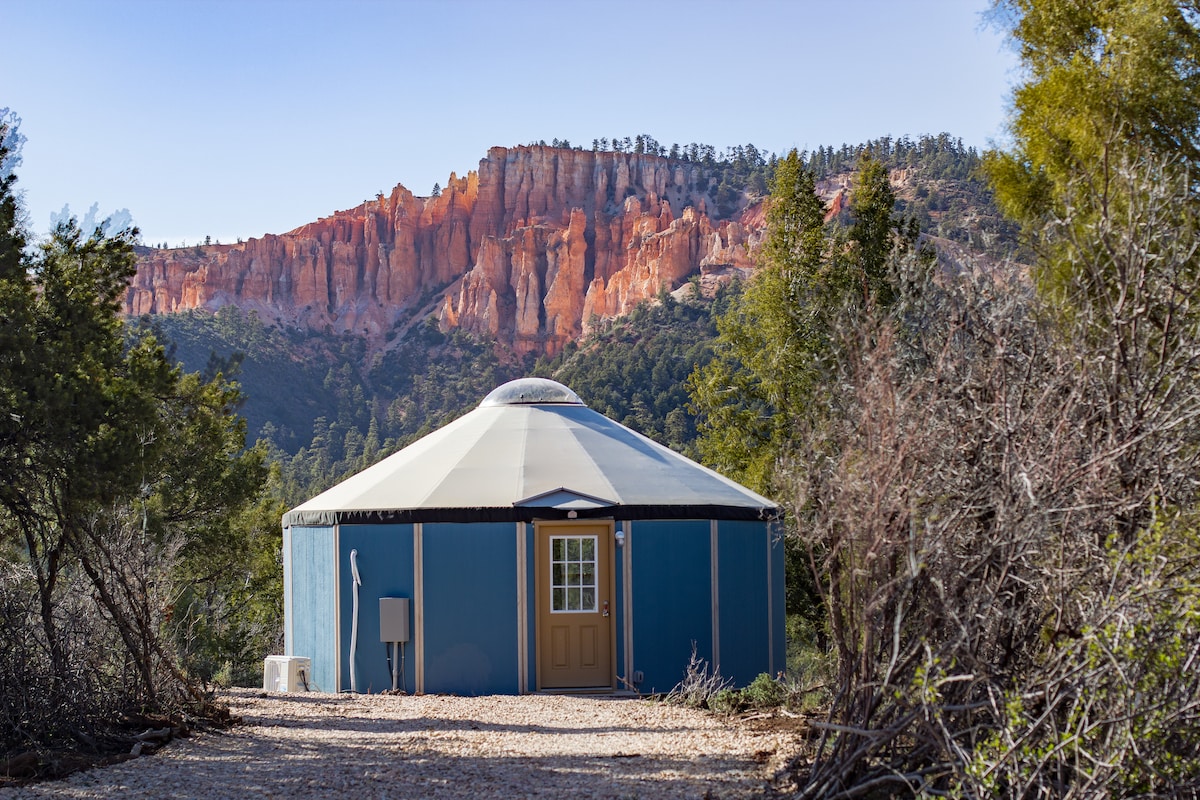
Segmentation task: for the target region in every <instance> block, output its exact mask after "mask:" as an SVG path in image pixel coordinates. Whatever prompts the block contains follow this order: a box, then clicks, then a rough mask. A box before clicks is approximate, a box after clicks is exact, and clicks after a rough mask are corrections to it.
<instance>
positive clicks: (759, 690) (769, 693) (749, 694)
mask: <svg viewBox="0 0 1200 800" xmlns="http://www.w3.org/2000/svg"><path fill="white" fill-rule="evenodd" d="M784 695H785V692H784V689H783V687H782V686H781V685H780V684H779V681H777V680H775V679H774V678H772V677H771V676H770V675H768V674H767V673H765V672H763V673H761V674H759V675H758V676H757V677H756V678H755V679H754V680H753V681H751V682H750V685H749V686H747V687H746V688H745V689H743V690H742V696H743V697H744V698H745V699H746V702H747V703H749V705H750V707H751V708H760V709H761V708H775V707H777V706H779V705H780V704H781V703H782V702H783V700H784Z"/></svg>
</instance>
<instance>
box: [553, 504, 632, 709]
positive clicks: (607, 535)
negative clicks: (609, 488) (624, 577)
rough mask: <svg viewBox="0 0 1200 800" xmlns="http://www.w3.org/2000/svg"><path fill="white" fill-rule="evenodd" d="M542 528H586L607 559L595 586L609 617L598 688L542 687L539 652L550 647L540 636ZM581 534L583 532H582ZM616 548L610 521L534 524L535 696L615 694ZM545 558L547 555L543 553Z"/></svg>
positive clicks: (582, 520) (559, 521)
mask: <svg viewBox="0 0 1200 800" xmlns="http://www.w3.org/2000/svg"><path fill="white" fill-rule="evenodd" d="M544 527H554V528H566V527H573V528H585V529H592V530H594V531H596V533H597V538H598V541H597V546H598V547H599V548H601V552H603V553H605V555H606V556H607V563H608V575H601V576H600V580H599V581H598V582H597V587H600V586H603V587H604V590H605V591H606V592H607V595H608V603H609V615H608V670H607V674H608V683H607V684H599V685H597V686H580V687H566V688H559V687H550V688H544V687H543V686H542V648H543V647H549V641H548V638H549V637H547V636H545V635H543V631H542V613H541V611H542V602H543V601H546V602H549V597H548V592H549V576H548V575H542V574H541V571H540V570H539V569H538V566H539V561H540V556H541V554H542V552H543V546H544V545H543V541H542V539H543V533H542V529H543V528H544ZM581 532H582V531H581ZM546 536H547V538H546V544H545V546H546V547H548V545H549V537H548V534H547V535H546ZM616 550H617V547H616V523H615V521H614V520H612V519H561V520H557V519H542V520H534V521H533V554H532V555H533V559H532V565H533V575H534V580H533V596H534V600H533V608H534V613H533V619H534V623H533V631H534V632H533V661H534V669H533V672H534V686H535V687H536V689H535V691H538V692H554V693H555V694H570V693H572V692H579V693H583V694H586V693H589V692H596V691H598V690H600V691H603V690H607V691H616V687H617V626H618V621H619V615H618V614H617V608H618V603H617V596H616V594H617V570H618V569H620V568H621V567H620V565H618V564H617V552H616ZM546 556H547V558H548V557H549V553H546Z"/></svg>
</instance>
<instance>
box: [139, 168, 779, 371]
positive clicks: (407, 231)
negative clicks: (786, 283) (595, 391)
mask: <svg viewBox="0 0 1200 800" xmlns="http://www.w3.org/2000/svg"><path fill="white" fill-rule="evenodd" d="M714 184H715V181H714V180H713V179H712V178H711V177H710V176H709V175H708V172H707V171H706V170H705V168H704V167H703V166H702V165H701V164H697V163H691V162H683V161H678V160H669V159H666V158H661V157H659V156H655V155H648V154H634V153H614V152H592V151H584V150H570V149H563V148H555V147H544V146H528V147H513V148H505V147H495V148H492V149H491V150H490V151H488V154H487V157H486V158H484V159H483V160H482V161H480V162H479V169H478V171H475V172H470V173H468V174H467V176H466V177H464V178H459V177H457V176H455V175H453V174H452V175H451V176H450V179H449V180H448V181H447V184H446V187H445V188H444V189H443V190H442V191H441V193H440V195H439V196H437V197H417V196H414V195H413V194H412V192H410V191H408V190H407V189H405V188H404V187H403V186H397V187H396V188H395V189H393V190H392V192H391V194H390V195H387V196H385V195H382V194H381V195H379V196H378V197H376V198H375V199H374V200H369V201H367V202H365V203H363V204H362V205H360V206H358V207H357V208H353V209H350V210H348V211H339V212H337V213H335V214H333V215H332V216H329V217H325V218H323V219H320V220H318V221H316V222H312V223H309V224H307V225H303V226H301V227H299V228H296V229H295V230H293V231H290V232H288V233H284V234H279V235H267V236H264V237H262V238H261V239H251V240H249V241H247V242H244V243H239V244H235V245H210V246H203V247H192V248H180V249H174V250H152V251H148V252H146V254H145V255H143V256H142V257H141V258H140V259H139V262H138V268H137V273H136V275H135V276H134V278H133V279H132V281H131V283H130V287H129V292H128V294H127V296H126V301H125V310H126V312H127V313H129V314H132V315H140V314H163V313H171V312H175V311H181V310H185V309H208V310H214V311H215V310H216V309H217V308H220V307H221V306H224V305H230V304H232V305H236V306H238V307H240V308H243V309H246V310H254V311H256V312H257V313H258V314H259V316H260V317H261V318H262V319H264V320H265V321H267V322H279V323H281V324H285V325H288V326H292V327H302V328H309V329H313V330H318V331H331V332H337V333H353V334H359V335H363V336H366V337H367V338H368V339H370V340H372V341H373V342H376V343H378V342H382V341H383V340H384V339H385V338H386V336H387V334H388V332H389V331H390V330H391V329H392V328H394V327H395V326H397V325H398V324H401V323H402V322H404V321H407V320H411V319H412V318H413V316H414V314H426V313H434V314H436V315H437V316H438V318H439V320H440V324H441V325H442V327H443V328H444V329H450V328H455V327H461V328H463V329H465V330H468V331H472V332H475V333H478V334H483V335H486V336H488V337H492V338H494V339H495V340H496V342H497V343H498V344H500V345H503V346H506V347H509V348H512V349H513V350H514V351H516V352H517V353H529V352H537V353H547V354H553V353H556V352H558V351H559V350H560V349H561V348H562V347H563V345H564V344H566V343H567V342H568V341H570V340H572V339H575V338H577V337H579V336H580V335H581V334H584V333H586V332H587V331H588V328H589V325H590V324H593V323H594V321H595V320H597V319H603V318H605V317H612V316H616V315H620V314H624V313H627V312H628V311H630V310H631V309H632V308H633V306H635V305H636V304H637V303H638V302H640V301H642V300H646V299H649V298H653V297H655V296H657V295H658V293H659V292H660V291H663V290H665V291H671V290H674V289H676V288H678V287H679V286H680V285H681V284H682V283H685V282H687V281H688V280H689V279H690V278H691V277H692V276H694V275H701V276H702V277H704V278H706V279H714V280H715V279H716V278H717V276H729V275H732V274H735V273H739V272H748V271H749V270H751V269H752V267H753V255H752V254H753V252H754V250H755V248H756V246H757V244H758V243H759V241H760V239H761V236H762V230H763V214H762V209H761V206H760V205H758V204H751V205H750V206H749V207H748V208H745V209H744V210H742V211H740V212H738V213H737V214H736V215H734V216H733V217H721V216H720V215H718V214H717V213H716V211H715V206H714V204H713V201H712V194H713V192H714V191H715V185H714ZM722 279H725V278H724V277H722ZM709 283H710V281H706V282H705V285H706V286H707V285H709Z"/></svg>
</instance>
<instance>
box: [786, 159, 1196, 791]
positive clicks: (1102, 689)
mask: <svg viewBox="0 0 1200 800" xmlns="http://www.w3.org/2000/svg"><path fill="white" fill-rule="evenodd" d="M1111 178H1112V185H1111V186H1110V187H1108V196H1109V197H1110V198H1111V199H1112V200H1113V202H1112V203H1110V205H1109V206H1107V207H1106V209H1105V213H1103V214H1101V215H1099V216H1097V215H1095V214H1094V213H1089V214H1088V215H1086V216H1085V215H1083V214H1079V215H1073V214H1072V213H1071V212H1070V211H1069V212H1068V214H1067V215H1066V216H1065V217H1064V218H1063V219H1061V220H1060V221H1059V223H1058V227H1057V230H1056V231H1055V234H1054V235H1055V237H1056V238H1055V241H1056V245H1057V247H1056V251H1055V258H1056V259H1057V260H1056V262H1055V263H1056V264H1057V265H1059V266H1061V267H1062V274H1063V276H1064V277H1062V279H1061V281H1060V284H1059V286H1060V289H1059V291H1060V294H1059V295H1058V296H1057V297H1055V298H1052V299H1053V300H1055V301H1056V302H1055V304H1054V305H1053V307H1050V306H1047V305H1045V304H1043V303H1042V302H1041V301H1040V300H1039V299H1038V298H1037V297H1035V295H1034V294H1033V292H1032V291H1031V290H1030V289H1029V288H1028V286H1027V284H1026V283H1025V282H1023V281H1020V280H1007V281H1002V280H998V279H997V278H996V277H995V276H992V275H987V274H972V273H967V274H964V275H961V276H959V277H958V278H956V279H953V280H945V281H938V282H929V283H926V284H923V285H920V286H919V287H918V290H917V291H915V292H912V293H911V294H910V296H909V297H908V298H907V299H906V300H905V301H904V302H903V303H902V305H901V308H900V311H899V313H896V314H893V315H889V316H885V315H882V314H874V315H868V317H869V318H868V320H867V321H866V322H863V321H862V319H861V317H860V318H859V319H858V320H857V321H855V323H854V324H853V326H851V325H849V324H847V325H846V326H843V328H842V330H843V331H844V332H845V333H844V335H843V339H842V342H841V356H842V357H841V359H840V360H839V362H838V364H837V365H836V372H835V373H834V374H833V375H832V379H831V380H830V381H829V383H828V385H827V395H826V397H825V398H824V402H825V403H826V404H827V405H828V407H829V409H830V410H829V413H828V414H824V415H819V416H817V417H815V418H814V420H807V421H802V422H801V423H799V424H801V425H803V428H802V429H801V430H800V431H799V434H800V435H799V436H798V437H797V438H799V439H800V440H801V441H803V442H805V445H804V450H803V451H802V452H801V453H799V454H798V456H797V457H796V459H795V460H794V462H792V463H790V464H789V469H790V473H791V475H792V476H793V479H794V486H795V491H796V497H795V507H796V509H797V516H798V519H800V520H801V526H802V531H803V533H802V535H803V537H804V539H805V542H806V544H807V545H808V547H809V550H810V553H811V556H812V561H813V565H814V573H815V576H816V578H817V581H818V584H819V586H820V589H821V591H822V594H823V597H824V600H825V603H826V605H827V608H828V613H829V618H828V626H829V633H830V637H831V640H832V642H833V644H834V647H835V650H836V654H837V675H836V678H835V680H834V687H833V703H832V708H831V712H830V714H829V717H828V719H827V720H826V721H824V722H821V723H818V724H817V727H818V728H819V729H821V730H822V732H823V735H822V738H821V740H820V741H819V743H818V752H817V757H816V758H815V759H814V760H813V761H812V763H810V764H808V765H806V766H805V767H804V770H805V775H804V779H805V785H806V788H805V789H804V790H803V792H802V796H805V797H831V796H844V797H853V796H863V795H868V794H871V793H874V792H886V793H896V792H901V793H913V794H917V793H931V794H942V793H949V794H954V795H957V796H967V797H991V796H997V795H1000V796H1011V797H1026V796H1045V797H1083V796H1134V795H1140V794H1155V795H1170V796H1191V795H1192V794H1194V793H1195V792H1197V791H1198V790H1200V783H1197V778H1196V776H1195V775H1194V774H1193V773H1194V772H1195V770H1194V762H1192V761H1190V759H1191V758H1194V756H1191V755H1189V754H1194V753H1195V752H1200V724H1198V717H1197V703H1198V698H1200V652H1198V650H1197V648H1198V647H1200V645H1198V644H1197V642H1198V641H1200V616H1197V614H1196V608H1197V602H1198V597H1197V595H1198V592H1200V590H1197V589H1196V588H1195V587H1197V586H1198V585H1200V560H1198V559H1197V558H1196V548H1197V544H1196V540H1197V534H1196V530H1197V528H1196V524H1195V522H1196V520H1195V516H1194V515H1193V514H1192V513H1191V511H1190V509H1192V508H1193V507H1194V506H1195V503H1196V499H1197V498H1196V476H1197V474H1198V472H1197V466H1200V465H1198V463H1197V459H1198V458H1200V424H1198V422H1200V382H1198V381H1197V379H1198V378H1200V337H1198V336H1197V324H1198V322H1197V321H1198V319H1200V315H1198V314H1197V311H1198V309H1195V308H1193V305H1192V304H1193V302H1194V300H1195V299H1196V298H1198V297H1200V293H1198V290H1200V284H1198V282H1197V274H1196V261H1197V258H1196V240H1197V239H1196V235H1195V220H1194V215H1189V213H1188V211H1187V210H1186V209H1187V208H1188V203H1189V202H1190V199H1189V198H1190V195H1189V188H1188V182H1187V181H1188V179H1187V177H1186V176H1180V175H1179V174H1178V172H1176V171H1173V170H1171V169H1169V168H1166V167H1162V166H1156V165H1154V164H1152V163H1146V162H1129V163H1126V164H1124V165H1123V166H1121V167H1120V168H1119V169H1115V170H1114V171H1113V173H1112V176H1111ZM1091 188H1092V189H1094V187H1091ZM1150 743H1153V744H1150Z"/></svg>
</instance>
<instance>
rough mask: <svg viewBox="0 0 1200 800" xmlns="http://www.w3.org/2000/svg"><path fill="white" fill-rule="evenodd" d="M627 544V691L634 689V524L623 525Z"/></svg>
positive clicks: (624, 559)
mask: <svg viewBox="0 0 1200 800" xmlns="http://www.w3.org/2000/svg"><path fill="white" fill-rule="evenodd" d="M623 526H624V528H625V544H624V546H623V547H622V548H621V567H622V569H623V570H624V572H625V575H624V580H623V586H622V588H623V589H624V591H622V594H623V595H624V596H625V619H624V628H625V681H626V685H625V688H626V689H632V688H633V522H631V521H628V520H627V521H626V522H624V523H623Z"/></svg>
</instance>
